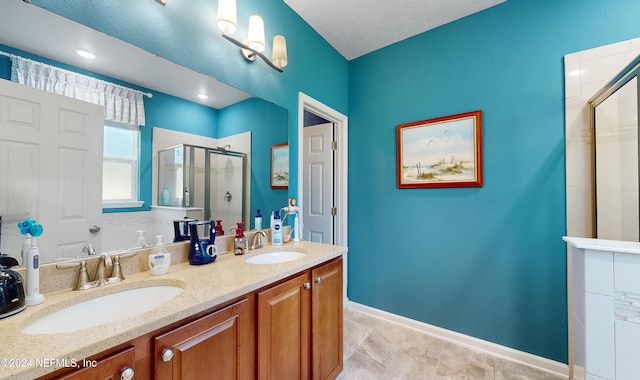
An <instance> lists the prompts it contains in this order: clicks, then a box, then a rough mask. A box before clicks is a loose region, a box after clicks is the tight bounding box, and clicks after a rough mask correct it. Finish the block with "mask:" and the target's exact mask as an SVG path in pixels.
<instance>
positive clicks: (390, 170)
mask: <svg viewBox="0 0 640 380" xmlns="http://www.w3.org/2000/svg"><path fill="white" fill-rule="evenodd" d="M639 15H640V2H638V1H637V0H625V1H622V0H619V1H601V0H583V1H569V0H561V1H556V0H554V1H551V0H543V1H530V0H508V1H507V2H506V3H504V4H501V5H498V6H496V7H494V8H491V9H489V10H486V11H484V12H481V13H478V14H475V15H472V16H469V17H467V18H464V19H462V20H459V21H456V22H454V23H451V24H448V25H445V26H442V27H440V28H437V29H435V30H432V31H429V32H427V33H424V34H421V35H419V36H416V37H414V38H410V39H408V40H406V41H403V42H400V43H397V44H394V45H392V46H390V47H387V48H384V49H382V50H379V51H376V52H374V53H371V54H369V55H366V56H363V57H361V58H359V59H356V60H353V61H351V62H350V65H349V297H350V299H351V300H353V301H356V302H360V303H363V304H366V305H369V306H372V307H376V308H380V309H383V310H386V311H389V312H392V313H396V314H400V315H403V316H407V317H409V318H413V319H417V320H420V321H424V322H427V323H430V324H433V325H436V326H440V327H443V328H446V329H450V330H454V331H457V332H461V333H463V334H468V335H471V336H475V337H478V338H481V339H485V340H488V341H491V342H495V343H498V344H501V345H505V346H508V347H513V348H516V349H519V350H523V351H526V352H530V353H533V354H536V355H541V356H544V357H547V358H550V359H553V360H557V361H561V362H566V361H567V338H566V336H567V327H566V326H567V309H566V308H567V301H566V261H565V260H566V246H565V244H564V243H563V241H562V240H561V238H562V236H563V235H564V234H565V233H566V225H565V202H566V201H565V160H564V157H565V156H564V155H565V149H564V145H565V140H564V129H565V125H564V92H563V91H564V79H563V75H564V74H563V56H564V55H565V54H569V53H572V52H576V51H580V50H584V49H589V48H593V47H597V46H601V45H604V44H609V43H613V42H617V41H621V40H626V39H630V38H635V37H638V36H640V23H639V22H638V16H639ZM476 109H481V110H482V111H483V117H484V120H483V139H484V146H483V149H484V186H483V187H479V188H449V189H402V190H401V189H398V188H397V187H396V137H395V133H396V125H398V124H402V123H407V122H411V121H417V120H423V119H428V118H433V117H438V116H444V115H449V114H455V113H460V112H465V111H472V110H476ZM365 237H366V238H365Z"/></svg>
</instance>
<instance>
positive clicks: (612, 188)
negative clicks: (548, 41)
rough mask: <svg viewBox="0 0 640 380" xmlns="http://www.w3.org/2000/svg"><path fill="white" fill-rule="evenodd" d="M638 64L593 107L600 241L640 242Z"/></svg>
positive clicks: (596, 98) (602, 93) (596, 233)
mask: <svg viewBox="0 0 640 380" xmlns="http://www.w3.org/2000/svg"><path fill="white" fill-rule="evenodd" d="M639 58H640V57H639ZM639 65H640V62H639V59H636V60H635V61H634V63H632V64H631V65H630V66H628V67H627V68H626V69H625V70H623V71H622V72H621V73H620V74H619V75H618V76H617V77H616V78H615V79H614V80H613V81H612V82H611V83H609V84H608V85H607V86H605V87H604V88H603V89H602V90H600V92H598V93H597V94H596V95H595V96H594V97H593V98H592V99H591V100H590V102H589V103H590V104H591V107H592V122H593V135H594V168H595V175H594V179H595V180H594V186H595V200H594V202H595V207H594V210H595V215H594V220H595V223H594V225H595V231H594V236H595V237H597V238H599V239H610V240H624V241H640V213H639V209H640V207H639V205H640V192H639V188H638V180H639V175H638V171H639V170H640V165H639V161H638V99H639V97H638V71H639V70H640V67H639Z"/></svg>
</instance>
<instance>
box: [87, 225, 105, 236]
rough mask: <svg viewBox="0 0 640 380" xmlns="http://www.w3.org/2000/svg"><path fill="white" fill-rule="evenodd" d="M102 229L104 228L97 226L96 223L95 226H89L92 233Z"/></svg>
mask: <svg viewBox="0 0 640 380" xmlns="http://www.w3.org/2000/svg"><path fill="white" fill-rule="evenodd" d="M101 229H102V228H100V226H96V225H95V224H94V225H93V226H91V227H89V232H91V233H92V234H97V233H98V232H100V230H101Z"/></svg>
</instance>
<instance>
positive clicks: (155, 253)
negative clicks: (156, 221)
mask: <svg viewBox="0 0 640 380" xmlns="http://www.w3.org/2000/svg"><path fill="white" fill-rule="evenodd" d="M156 238H157V239H158V242H157V243H156V245H155V247H153V250H152V251H151V254H150V255H149V268H150V269H151V274H152V275H154V276H157V275H160V274H165V273H167V272H169V265H170V264H171V254H170V253H169V252H167V250H166V248H165V247H164V244H163V243H162V235H158V236H156Z"/></svg>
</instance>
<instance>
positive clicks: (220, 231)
mask: <svg viewBox="0 0 640 380" xmlns="http://www.w3.org/2000/svg"><path fill="white" fill-rule="evenodd" d="M215 231H216V232H215V234H216V236H222V235H224V229H223V228H222V219H217V220H216V228H215Z"/></svg>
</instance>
